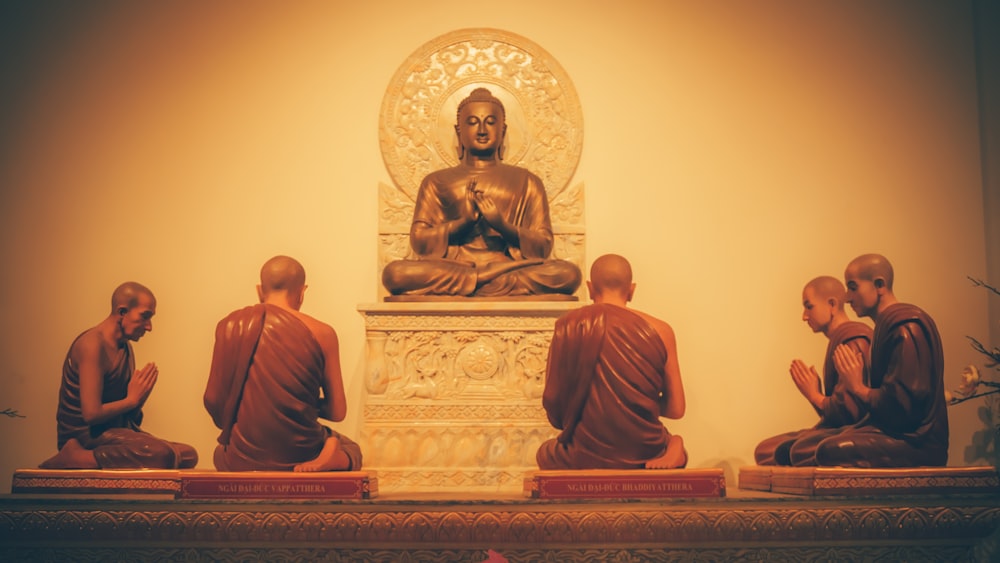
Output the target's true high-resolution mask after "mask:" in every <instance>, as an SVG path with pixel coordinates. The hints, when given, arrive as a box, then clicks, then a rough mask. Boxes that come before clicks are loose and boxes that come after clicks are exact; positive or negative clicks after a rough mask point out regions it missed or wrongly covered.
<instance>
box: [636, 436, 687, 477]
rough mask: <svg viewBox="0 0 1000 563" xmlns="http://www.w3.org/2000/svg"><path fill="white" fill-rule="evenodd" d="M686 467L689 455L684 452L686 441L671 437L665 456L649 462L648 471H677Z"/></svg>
mask: <svg viewBox="0 0 1000 563" xmlns="http://www.w3.org/2000/svg"><path fill="white" fill-rule="evenodd" d="M685 465H687V453H686V452H685V451H684V440H682V439H681V437H680V436H671V437H670V439H669V440H668V441H667V449H666V450H664V452H663V455H661V456H660V457H658V458H655V459H651V460H649V461H647V462H646V469H676V468H678V467H684V466H685Z"/></svg>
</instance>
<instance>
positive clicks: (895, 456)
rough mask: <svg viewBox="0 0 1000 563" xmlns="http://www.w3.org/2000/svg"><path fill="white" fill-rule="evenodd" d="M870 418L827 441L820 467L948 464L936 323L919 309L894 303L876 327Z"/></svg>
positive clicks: (821, 446) (941, 361) (941, 358)
mask: <svg viewBox="0 0 1000 563" xmlns="http://www.w3.org/2000/svg"><path fill="white" fill-rule="evenodd" d="M870 374H871V375H870V377H871V388H872V389H871V395H870V396H869V399H868V416H867V417H865V418H864V419H862V420H861V421H860V422H859V423H858V424H857V425H856V426H853V427H850V428H848V429H846V430H844V431H843V432H840V433H838V434H836V435H834V436H831V437H829V438H826V439H825V440H823V441H822V442H820V444H819V446H818V447H817V449H816V461H817V463H818V464H819V465H835V466H845V467H915V466H943V465H945V464H947V462H948V407H947V403H946V402H945V398H944V353H943V351H942V348H941V337H940V336H939V334H938V330H937V326H936V325H935V324H934V321H933V320H932V319H931V318H930V316H929V315H927V313H925V312H924V311H923V310H921V309H920V308H918V307H916V306H914V305H910V304H906V303H895V304H893V305H890V306H889V307H887V308H886V309H885V310H884V311H882V313H880V314H879V317H878V319H877V321H876V323H875V335H874V339H873V342H872V349H871V371H870Z"/></svg>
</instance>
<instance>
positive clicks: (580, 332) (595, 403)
mask: <svg viewBox="0 0 1000 563" xmlns="http://www.w3.org/2000/svg"><path fill="white" fill-rule="evenodd" d="M666 362H667V349H666V347H665V346H664V344H663V341H662V339H661V338H660V336H659V334H658V333H657V332H656V330H655V329H654V328H653V327H652V326H650V325H649V323H647V322H646V321H645V320H644V319H643V318H642V317H640V316H639V315H636V314H635V313H633V312H632V311H629V310H628V309H625V308H622V307H617V306H614V305H606V304H594V305H589V306H587V307H583V308H580V309H577V310H574V311H571V312H569V313H567V314H566V315H564V316H563V317H561V318H560V319H559V320H558V321H557V322H556V326H555V332H554V334H553V336H552V344H551V347H550V348H549V358H548V367H547V376H546V377H547V380H546V382H545V391H544V393H543V395H542V404H543V406H544V407H545V411H546V413H547V415H548V418H549V422H551V423H552V425H553V426H554V427H556V428H558V429H560V430H562V432H561V433H560V434H559V436H558V438H555V439H553V440H549V441H547V442H545V443H543V444H542V446H541V447H540V448H539V450H538V454H537V456H536V459H537V461H538V466H539V467H540V468H542V469H600V468H608V469H632V468H642V467H644V466H645V462H646V461H648V460H650V459H654V458H656V457H659V456H660V455H662V454H663V452H664V451H665V450H666V446H667V439H668V438H669V434H668V433H667V430H666V429H665V428H664V427H663V425H662V424H661V423H660V420H659V410H660V407H659V397H661V396H662V394H663V393H664V392H665V391H666V389H665V387H666V383H665V370H666V367H665V366H666Z"/></svg>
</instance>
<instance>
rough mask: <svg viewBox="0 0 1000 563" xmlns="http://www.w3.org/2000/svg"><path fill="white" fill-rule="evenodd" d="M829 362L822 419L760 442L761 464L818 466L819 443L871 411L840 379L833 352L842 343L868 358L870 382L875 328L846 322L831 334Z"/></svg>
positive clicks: (825, 369) (757, 455) (758, 458)
mask: <svg viewBox="0 0 1000 563" xmlns="http://www.w3.org/2000/svg"><path fill="white" fill-rule="evenodd" d="M827 336H828V338H829V342H828V343H827V346H826V361H824V362H823V394H824V395H826V397H827V400H826V401H825V404H824V406H823V409H822V410H819V409H817V410H816V413H817V414H819V417H820V418H819V421H818V422H817V423H816V425H815V426H813V427H812V428H808V429H804V430H795V431H792V432H785V433H784V434H778V435H777V436H772V437H771V438H768V439H766V440H764V441H762V442H761V443H760V444H758V445H757V449H756V450H755V451H754V458H755V459H756V461H757V463H758V464H760V465H815V464H816V446H817V445H818V444H819V442H820V441H821V440H822V439H823V438H825V437H827V436H830V435H832V434H833V433H835V432H832V431H833V430H837V429H840V428H843V427H845V426H850V425H852V424H855V423H857V422H858V421H860V420H861V418H862V417H863V416H864V415H865V413H866V412H867V409H866V408H865V407H864V405H862V404H861V403H860V402H859V401H858V399H857V397H855V396H854V395H852V394H851V393H850V392H849V391H847V388H846V386H845V385H844V383H843V382H842V381H841V380H840V374H839V373H837V366H836V364H834V361H833V351H834V350H836V349H837V347H838V346H840V345H841V344H843V345H846V346H848V347H849V348H851V349H852V350H854V351H855V352H857V353H859V354H861V357H862V358H864V364H865V365H864V381H865V385H867V384H868V369H869V368H868V357H869V356H868V351H869V349H870V348H871V339H872V329H871V328H870V327H869V326H868V325H866V324H864V323H859V322H856V321H849V322H845V323H842V324H841V325H839V326H838V327H837V328H835V329H833V330H832V331H830V333H829V334H828V335H827Z"/></svg>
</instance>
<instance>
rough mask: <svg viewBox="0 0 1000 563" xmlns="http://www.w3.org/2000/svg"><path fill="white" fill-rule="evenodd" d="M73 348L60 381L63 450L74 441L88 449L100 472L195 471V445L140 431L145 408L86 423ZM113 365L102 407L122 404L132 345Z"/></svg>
mask: <svg viewBox="0 0 1000 563" xmlns="http://www.w3.org/2000/svg"><path fill="white" fill-rule="evenodd" d="M81 336H82V335H81ZM77 339H79V337H77ZM73 344H74V345H75V344H76V342H75V341H74V343H73ZM72 349H73V346H70V352H69V353H67V354H66V359H65V360H64V361H63V369H62V383H61V384H60V386H59V406H58V408H57V411H56V426H57V428H58V430H57V436H58V438H57V445H58V447H59V448H60V449H61V448H62V447H63V445H65V444H66V442H67V441H69V440H70V439H72V438H75V439H76V440H77V441H78V442H80V445H82V446H83V447H84V448H86V449H88V450H92V451H93V453H94V459H95V460H96V461H97V465H98V466H100V468H101V469H141V468H148V469H177V468H190V467H194V466H195V465H196V464H197V463H198V453H197V452H196V451H195V449H194V448H193V447H191V446H189V445H187V444H181V443H179V442H170V441H167V440H163V439H160V438H157V437H156V436H153V435H152V434H149V433H147V432H144V431H143V430H142V428H141V427H140V425H141V424H142V408H141V407H140V408H135V409H132V410H130V411H127V412H125V413H122V414H120V415H118V416H116V417H114V418H112V419H110V420H107V421H105V422H102V423H100V424H94V425H88V424H87V423H86V422H85V421H84V420H83V408H82V406H81V402H80V373H79V371H78V367H77V366H76V365H74V362H73V359H72ZM115 361H116V364H115V365H114V367H112V368H111V370H110V371H109V372H108V373H105V374H103V377H104V385H103V390H102V393H101V402H102V403H110V402H114V401H120V400H122V399H124V398H125V397H126V396H127V395H128V384H129V381H131V379H132V372H133V371H135V357H134V356H133V355H132V345H131V344H129V343H126V345H125V347H124V348H123V349H122V350H121V352H120V353H119V354H118V356H117V358H116V360H115Z"/></svg>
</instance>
